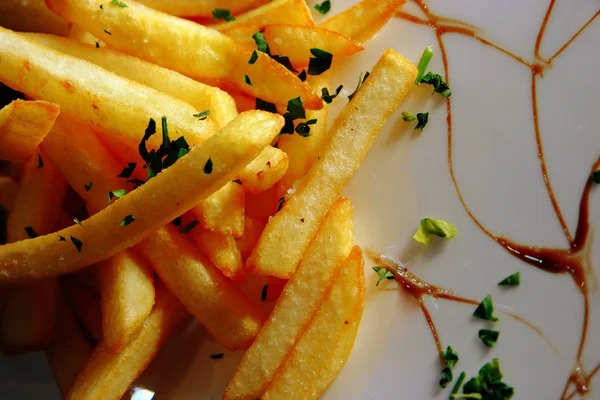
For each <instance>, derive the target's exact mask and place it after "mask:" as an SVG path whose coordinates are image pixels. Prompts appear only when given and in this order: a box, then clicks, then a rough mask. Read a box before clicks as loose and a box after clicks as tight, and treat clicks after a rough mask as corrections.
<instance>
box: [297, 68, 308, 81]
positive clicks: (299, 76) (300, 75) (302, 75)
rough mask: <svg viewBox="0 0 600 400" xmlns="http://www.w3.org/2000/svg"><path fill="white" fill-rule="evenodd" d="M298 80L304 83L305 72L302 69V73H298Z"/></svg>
mask: <svg viewBox="0 0 600 400" xmlns="http://www.w3.org/2000/svg"><path fill="white" fill-rule="evenodd" d="M298 79H300V80H301V81H302V82H304V81H306V70H305V69H303V70H302V72H300V73H299V74H298Z"/></svg>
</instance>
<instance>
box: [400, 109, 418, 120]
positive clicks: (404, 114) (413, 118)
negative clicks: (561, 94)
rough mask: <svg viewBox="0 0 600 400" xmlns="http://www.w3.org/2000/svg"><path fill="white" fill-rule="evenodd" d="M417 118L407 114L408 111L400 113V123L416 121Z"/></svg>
mask: <svg viewBox="0 0 600 400" xmlns="http://www.w3.org/2000/svg"><path fill="white" fill-rule="evenodd" d="M416 119H417V117H416V116H415V115H414V114H412V113H410V112H408V111H402V121H407V122H408V121H416Z"/></svg>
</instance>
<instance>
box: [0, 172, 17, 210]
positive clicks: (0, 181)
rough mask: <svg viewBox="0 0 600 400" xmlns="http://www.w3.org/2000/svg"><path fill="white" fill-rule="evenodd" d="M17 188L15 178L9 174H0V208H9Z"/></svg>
mask: <svg viewBox="0 0 600 400" xmlns="http://www.w3.org/2000/svg"><path fill="white" fill-rule="evenodd" d="M18 189H19V183H18V182H17V181H16V180H14V179H13V178H11V177H10V176H0V208H3V209H5V210H6V211H10V210H11V208H12V206H13V203H14V200H15V195H16V194H17V190H18Z"/></svg>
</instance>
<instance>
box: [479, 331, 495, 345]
mask: <svg viewBox="0 0 600 400" xmlns="http://www.w3.org/2000/svg"><path fill="white" fill-rule="evenodd" d="M499 336H500V332H498V331H494V330H491V329H480V330H479V339H481V341H482V342H483V344H485V345H486V346H487V347H494V345H495V344H496V342H497V341H498V337H499Z"/></svg>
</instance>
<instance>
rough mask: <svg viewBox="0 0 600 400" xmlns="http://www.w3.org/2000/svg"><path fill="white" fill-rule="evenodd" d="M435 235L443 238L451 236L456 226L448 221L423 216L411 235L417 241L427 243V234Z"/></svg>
mask: <svg viewBox="0 0 600 400" xmlns="http://www.w3.org/2000/svg"><path fill="white" fill-rule="evenodd" d="M430 235H436V236H439V237H443V238H453V237H455V236H456V227H455V226H454V225H452V224H451V223H450V222H447V221H443V220H441V219H433V218H423V219H422V220H421V225H420V226H419V229H418V230H417V232H416V233H415V234H414V235H413V239H415V240H416V241H417V242H419V243H423V244H427V243H429V236H430Z"/></svg>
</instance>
